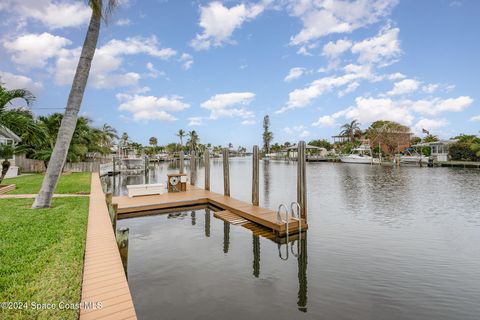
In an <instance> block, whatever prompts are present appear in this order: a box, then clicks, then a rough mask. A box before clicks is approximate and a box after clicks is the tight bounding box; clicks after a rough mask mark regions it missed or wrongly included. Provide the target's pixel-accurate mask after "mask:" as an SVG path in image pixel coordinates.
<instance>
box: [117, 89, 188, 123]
mask: <svg viewBox="0 0 480 320" xmlns="http://www.w3.org/2000/svg"><path fill="white" fill-rule="evenodd" d="M116 97H117V99H118V100H119V102H120V105H119V106H118V110H120V111H127V112H129V113H131V114H132V117H133V120H135V121H140V120H144V121H149V120H160V121H175V120H177V119H176V118H175V117H174V116H173V115H172V114H171V113H172V112H178V111H182V110H185V109H187V108H189V107H190V105H189V104H188V103H185V102H183V101H182V100H183V98H182V97H180V96H162V97H155V96H142V95H137V94H135V95H130V94H124V93H119V94H117V95H116Z"/></svg>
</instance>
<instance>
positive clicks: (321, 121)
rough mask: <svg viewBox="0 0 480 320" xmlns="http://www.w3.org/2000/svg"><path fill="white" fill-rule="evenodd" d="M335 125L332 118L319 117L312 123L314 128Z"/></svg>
mask: <svg viewBox="0 0 480 320" xmlns="http://www.w3.org/2000/svg"><path fill="white" fill-rule="evenodd" d="M335 124H336V121H335V118H334V117H333V116H321V117H320V118H318V120H317V121H315V122H314V123H312V126H314V127H333V126H334V125H335Z"/></svg>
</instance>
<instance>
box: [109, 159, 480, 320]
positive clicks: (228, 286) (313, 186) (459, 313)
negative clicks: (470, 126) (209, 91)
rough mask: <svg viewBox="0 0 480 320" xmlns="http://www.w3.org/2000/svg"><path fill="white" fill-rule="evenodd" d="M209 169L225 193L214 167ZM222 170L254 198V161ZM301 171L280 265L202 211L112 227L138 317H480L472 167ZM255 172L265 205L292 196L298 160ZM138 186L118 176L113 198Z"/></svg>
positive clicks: (260, 242) (312, 167)
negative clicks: (126, 241) (302, 205)
mask: <svg viewBox="0 0 480 320" xmlns="http://www.w3.org/2000/svg"><path fill="white" fill-rule="evenodd" d="M175 170H176V168H175V167H174V164H169V165H167V164H162V165H156V166H155V167H152V170H151V171H150V174H149V177H148V180H149V181H150V182H157V181H160V182H164V181H165V180H166V174H167V172H174V171H175ZM211 171H212V176H211V185H212V191H216V192H223V181H222V176H221V174H222V166H221V161H218V160H214V161H213V163H212V167H211ZM230 171H231V173H230V181H231V194H232V196H233V197H235V198H238V199H241V200H245V201H250V188H251V180H250V179H251V160H250V159H248V158H245V159H231V161H230ZM307 175H308V208H309V210H308V222H309V230H308V232H307V235H306V237H305V238H304V239H303V241H302V242H301V244H300V245H299V243H298V242H295V243H294V244H293V245H289V247H288V249H289V251H290V250H291V251H290V252H289V257H288V259H287V260H282V259H281V258H280V257H279V247H278V245H277V243H275V242H273V241H271V240H268V239H265V238H263V237H254V236H253V235H252V232H251V231H249V230H247V229H245V228H244V227H242V226H235V225H225V224H224V223H223V221H221V220H218V219H216V218H215V217H213V213H212V212H211V211H210V210H209V209H197V210H194V211H185V212H181V213H175V214H170V215H165V214H164V215H152V216H145V217H138V218H131V219H125V220H121V221H119V225H120V226H126V227H129V228H130V249H129V266H128V268H129V283H130V289H131V291H132V295H133V299H134V303H135V307H136V310H137V313H138V316H139V318H140V319H160V318H161V319H230V320H233V319H260V318H261V319H472V320H474V319H475V320H477V319H479V318H480V248H479V243H480V210H479V208H480V198H479V195H478V191H479V189H480V170H476V169H457V168H392V167H379V166H370V165H355V164H350V165H347V164H337V163H309V164H307ZM260 176H261V179H260V190H261V194H260V202H261V206H264V207H268V208H272V209H276V208H277V207H278V205H279V204H280V203H289V202H291V201H294V200H295V199H296V190H295V186H296V163H294V162H291V163H285V162H274V161H270V162H261V164H260ZM144 181H145V177H144V176H143V175H138V176H129V177H123V178H122V177H117V179H116V183H117V187H116V192H117V193H118V192H119V193H124V192H125V190H124V189H125V188H124V185H125V184H126V183H128V184H134V183H143V182H144ZM197 185H200V186H203V168H202V166H201V165H200V168H199V171H198V179H197ZM122 186H123V187H122ZM285 249H286V248H285V245H282V246H281V248H280V250H282V255H283V256H284V258H285ZM298 252H299V253H300V254H299V255H298V257H297V256H295V255H294V254H293V253H295V254H296V253H298Z"/></svg>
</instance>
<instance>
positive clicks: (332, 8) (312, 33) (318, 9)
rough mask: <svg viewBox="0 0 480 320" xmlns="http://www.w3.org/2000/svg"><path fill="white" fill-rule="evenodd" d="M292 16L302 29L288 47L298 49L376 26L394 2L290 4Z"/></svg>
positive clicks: (342, 0) (309, 1)
mask: <svg viewBox="0 0 480 320" xmlns="http://www.w3.org/2000/svg"><path fill="white" fill-rule="evenodd" d="M288 2H289V9H290V13H291V14H292V15H293V16H296V17H299V18H300V19H301V20H302V22H303V29H302V30H301V31H300V32H299V33H298V34H296V35H295V36H293V37H291V39H290V43H291V44H293V45H301V44H305V43H309V42H311V41H314V40H317V39H319V38H321V37H324V36H326V35H329V34H333V33H350V32H352V31H354V30H356V29H358V28H361V27H364V26H367V25H370V24H372V23H376V22H378V21H379V20H380V19H381V18H383V17H386V16H388V15H389V14H390V12H391V11H392V9H393V7H394V6H395V5H396V4H397V2H398V1H397V0H359V1H348V0H338V1H317V0H302V1H298V0H290V1H288Z"/></svg>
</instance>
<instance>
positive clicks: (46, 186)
mask: <svg viewBox="0 0 480 320" xmlns="http://www.w3.org/2000/svg"><path fill="white" fill-rule="evenodd" d="M89 4H90V7H91V8H92V15H91V18H90V23H89V26H88V30H87V34H86V36H85V41H84V43H83V47H82V52H81V53H80V59H79V61H78V65H77V70H76V71H75V76H74V78H73V83H72V88H71V89H70V94H69V96H68V101H67V107H66V108H65V114H64V117H63V119H62V124H61V125H60V130H59V133H58V136H57V141H56V143H55V147H54V149H53V153H52V157H51V159H50V162H49V166H48V168H47V172H46V174H45V178H44V179H43V183H42V187H41V189H40V192H39V193H38V195H37V197H36V198H35V202H34V203H33V205H32V208H47V207H50V204H51V202H52V196H53V192H54V191H55V188H56V186H57V183H58V180H59V178H60V174H61V172H62V169H63V166H64V164H65V160H66V158H67V154H68V148H69V147H70V142H71V141H72V136H73V132H74V131H75V127H76V124H77V117H78V112H79V111H80V106H81V104H82V99H83V94H84V92H85V87H86V85H87V80H88V75H89V73H90V67H91V64H92V60H93V57H94V55H95V49H96V47H97V42H98V36H99V34H100V26H101V23H102V17H103V16H104V13H105V14H109V13H111V12H112V10H113V8H114V7H115V6H116V5H117V1H116V0H107V6H105V7H104V6H103V0H90V1H89Z"/></svg>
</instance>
